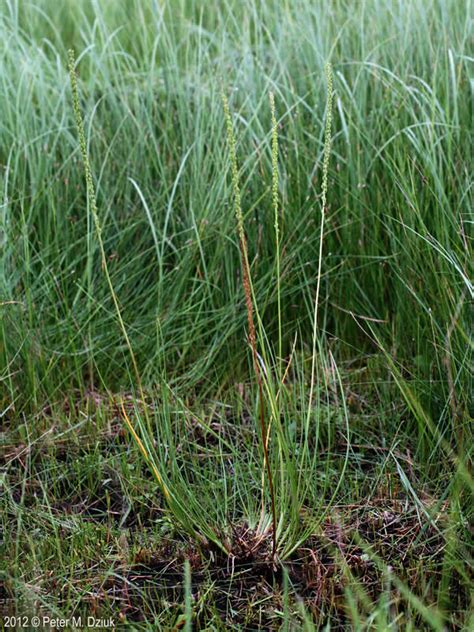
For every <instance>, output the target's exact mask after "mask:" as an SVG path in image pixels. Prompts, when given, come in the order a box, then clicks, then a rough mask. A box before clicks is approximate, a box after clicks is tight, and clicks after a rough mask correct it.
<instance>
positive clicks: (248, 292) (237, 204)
mask: <svg viewBox="0 0 474 632" xmlns="http://www.w3.org/2000/svg"><path fill="white" fill-rule="evenodd" d="M222 102H223V104H224V113H225V119H226V127H227V141H228V144H229V153H230V161H231V169H232V188H233V193H234V211H235V216H236V219H237V233H238V237H239V244H240V255H241V260H242V284H243V287H244V293H245V304H246V307H247V323H248V329H249V334H248V335H249V341H250V347H251V349H252V358H253V366H254V371H255V375H256V378H257V384H258V394H259V404H260V406H259V408H260V430H261V437H262V447H263V458H264V462H265V469H266V471H267V478H268V490H269V494H270V504H271V511H272V527H273V543H272V553H273V557H275V555H276V548H277V517H276V503H275V490H274V487H273V476H272V469H271V465H270V459H269V455H268V441H267V428H266V423H265V404H264V398H263V381H262V374H261V370H260V365H259V362H258V353H257V338H256V334H255V324H254V319H253V311H254V306H253V302H252V278H251V274H250V265H249V259H248V250H247V238H246V236H245V229H244V218H243V214H242V205H241V197H240V184H239V169H238V166H237V154H236V142H235V136H234V130H233V126H232V117H231V115H230V109H229V102H228V100H227V97H226V95H225V94H224V92H222Z"/></svg>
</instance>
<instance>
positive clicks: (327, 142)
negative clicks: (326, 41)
mask: <svg viewBox="0 0 474 632" xmlns="http://www.w3.org/2000/svg"><path fill="white" fill-rule="evenodd" d="M325 72H326V78H327V97H326V125H325V129H324V150H323V179H322V184H321V224H320V229H319V230H320V232H319V254H318V276H317V281H316V296H315V299H314V314H313V347H312V358H311V382H310V389H309V402H308V415H307V418H306V423H307V425H308V424H309V419H310V416H311V408H312V405H313V393H314V381H315V370H316V339H317V332H318V312H319V292H320V288H321V270H322V262H323V243H324V223H325V219H326V200H327V191H328V171H329V158H330V156H331V146H332V139H331V128H332V96H333V95H332V67H331V64H330V63H328V64H326V68H325Z"/></svg>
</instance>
